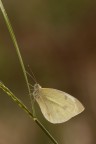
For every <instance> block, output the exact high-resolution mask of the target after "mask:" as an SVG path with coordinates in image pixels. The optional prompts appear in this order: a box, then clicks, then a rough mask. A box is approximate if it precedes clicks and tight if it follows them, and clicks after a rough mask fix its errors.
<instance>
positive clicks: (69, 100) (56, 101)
mask: <svg viewBox="0 0 96 144" xmlns="http://www.w3.org/2000/svg"><path fill="white" fill-rule="evenodd" d="M36 101H37V103H38V104H39V106H40V109H41V111H42V113H43V115H44V117H45V118H46V119H47V120H48V121H49V122H51V123H62V122H65V121H67V120H69V119H70V118H72V117H74V116H75V115H78V114H79V113H81V112H82V111H83V110H84V107H83V105H82V104H81V103H80V102H79V101H78V100H77V99H76V98H74V97H73V96H71V95H69V94H67V93H65V92H62V91H60V90H56V89H52V88H40V90H39V91H38V96H37V97H36Z"/></svg>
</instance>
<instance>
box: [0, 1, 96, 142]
mask: <svg viewBox="0 0 96 144" xmlns="http://www.w3.org/2000/svg"><path fill="white" fill-rule="evenodd" d="M2 2H3V4H4V6H5V8H6V11H7V13H8V16H9V18H10V21H11V24H12V26H13V29H14V32H15V35H16V38H17V41H18V44H19V47H20V51H21V55H22V57H23V60H24V64H25V67H26V69H27V70H28V71H29V69H28V65H30V68H31V69H32V71H33V72H34V74H35V76H36V78H37V80H38V82H39V84H40V85H41V86H42V87H50V88H51V87H52V88H56V89H60V90H62V91H65V92H67V93H69V94H71V95H73V96H74V97H76V98H78V99H79V100H80V101H81V102H82V103H83V105H84V106H85V111H84V112H83V113H81V114H80V115H78V116H76V117H74V118H72V119H71V120H69V121H68V122H65V123H62V124H58V125H54V124H50V123H49V122H47V121H46V120H45V119H44V117H43V115H42V114H41V112H40V109H39V107H38V105H37V104H36V105H35V107H36V113H37V117H38V118H39V119H40V121H41V122H42V123H43V124H44V125H45V126H46V128H47V129H48V130H49V131H50V132H51V134H52V135H53V136H54V137H55V138H56V140H57V141H58V142H59V144H95V143H96V138H95V137H96V108H95V106H96V104H95V102H96V1H94V0H77V1H76V0H73V1H71V0H69V1H67V0H60V1H54V0H46V1H44V0H24V1H19V0H16V1H15V0H10V1H8V0H2ZM29 79H30V78H29ZM0 80H1V81H2V82H3V83H4V84H5V85H6V86H7V87H8V88H9V89H10V90H11V91H12V92H13V93H14V94H15V95H16V96H17V97H18V98H19V99H21V100H22V101H23V102H24V103H25V104H26V105H27V106H28V107H29V109H30V108H31V104H30V99H29V96H28V91H27V87H26V83H25V79H24V76H23V73H22V69H21V66H20V63H19V60H18V56H17V54H16V50H15V48H14V46H13V42H12V40H11V38H10V35H9V32H8V30H7V27H6V25H5V21H4V18H3V16H2V13H1V12H0ZM30 83H31V84H32V85H33V84H34V81H32V80H31V79H30ZM13 143H14V144H17V143H18V144H28V143H30V144H33V143H34V144H42V143H46V144H51V143H52V142H51V141H50V140H49V138H48V137H47V136H46V135H45V134H44V133H43V132H42V130H41V129H40V128H39V127H38V126H37V125H36V124H35V123H34V121H33V120H32V119H30V118H29V116H28V115H27V114H26V113H25V112H24V111H23V110H22V109H20V108H19V107H18V106H17V105H16V104H15V103H14V102H13V101H12V100H11V99H10V98H9V97H8V96H7V95H6V94H5V93H4V92H3V91H2V90H0V144H13Z"/></svg>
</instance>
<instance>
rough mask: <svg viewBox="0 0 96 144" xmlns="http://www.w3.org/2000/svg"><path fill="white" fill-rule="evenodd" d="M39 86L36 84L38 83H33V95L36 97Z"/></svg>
mask: <svg viewBox="0 0 96 144" xmlns="http://www.w3.org/2000/svg"><path fill="white" fill-rule="evenodd" d="M40 88H41V86H40V85H39V84H38V83H36V84H35V85H34V91H33V96H34V97H36V96H38V92H39V89H40Z"/></svg>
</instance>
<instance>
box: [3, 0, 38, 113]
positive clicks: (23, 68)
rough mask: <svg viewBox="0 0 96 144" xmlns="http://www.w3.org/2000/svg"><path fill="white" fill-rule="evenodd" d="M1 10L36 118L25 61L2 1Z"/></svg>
mask: <svg viewBox="0 0 96 144" xmlns="http://www.w3.org/2000/svg"><path fill="white" fill-rule="evenodd" d="M0 8H1V11H2V13H3V16H4V19H5V22H6V25H7V28H8V30H9V33H10V36H11V38H12V41H13V44H14V47H15V49H16V52H17V55H18V58H19V62H20V64H21V67H22V71H23V74H24V77H25V81H26V84H27V88H28V93H29V96H30V101H31V106H32V111H33V115H34V116H35V109H34V106H33V104H32V103H33V102H32V99H31V91H30V87H29V83H28V78H27V74H26V70H25V66H24V63H23V59H22V57H21V54H20V50H19V46H18V43H17V40H16V37H15V34H14V31H13V28H12V26H11V23H10V20H9V18H8V15H7V13H6V10H5V8H4V6H3V3H2V1H1V0H0Z"/></svg>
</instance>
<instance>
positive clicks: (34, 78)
mask: <svg viewBox="0 0 96 144" xmlns="http://www.w3.org/2000/svg"><path fill="white" fill-rule="evenodd" d="M28 67H29V65H28ZM29 70H30V72H31V74H32V75H31V74H30V73H28V72H27V74H28V75H29V76H30V77H31V78H32V79H33V80H34V82H35V83H37V80H36V77H35V75H34V73H33V71H32V70H31V69H30V67H29Z"/></svg>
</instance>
